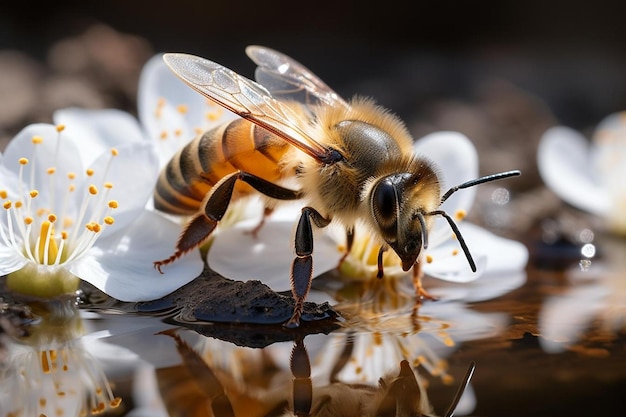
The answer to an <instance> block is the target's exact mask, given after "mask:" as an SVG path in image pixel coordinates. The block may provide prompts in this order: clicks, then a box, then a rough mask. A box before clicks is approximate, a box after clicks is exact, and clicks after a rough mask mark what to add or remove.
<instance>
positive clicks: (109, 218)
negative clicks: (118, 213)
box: [103, 216, 115, 226]
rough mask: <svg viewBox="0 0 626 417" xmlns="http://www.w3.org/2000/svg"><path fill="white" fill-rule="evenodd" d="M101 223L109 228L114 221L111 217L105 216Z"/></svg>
mask: <svg viewBox="0 0 626 417" xmlns="http://www.w3.org/2000/svg"><path fill="white" fill-rule="evenodd" d="M103 221H104V223H105V224H107V225H109V226H110V225H112V224H113V223H115V219H114V218H113V217H111V216H106V217H105V218H104V220H103Z"/></svg>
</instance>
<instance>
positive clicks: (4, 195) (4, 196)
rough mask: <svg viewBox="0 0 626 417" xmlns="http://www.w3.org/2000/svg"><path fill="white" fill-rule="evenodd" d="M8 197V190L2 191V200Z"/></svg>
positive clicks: (0, 191) (0, 195)
mask: <svg viewBox="0 0 626 417" xmlns="http://www.w3.org/2000/svg"><path fill="white" fill-rule="evenodd" d="M8 196H9V193H7V190H0V198H2V199H3V200H4V199H5V198H7V197H8Z"/></svg>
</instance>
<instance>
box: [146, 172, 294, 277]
mask: <svg viewBox="0 0 626 417" xmlns="http://www.w3.org/2000/svg"><path fill="white" fill-rule="evenodd" d="M237 180H241V181H244V182H246V183H247V184H249V185H250V186H251V187H252V188H254V189H255V190H257V191H259V192H260V193H263V194H265V195H266V196H268V197H270V198H275V199H278V200H296V199H298V198H300V196H301V193H300V191H296V190H290V189H288V188H284V187H281V186H279V185H276V184H274V183H272V182H269V181H267V180H264V179H263V178H260V177H257V176H256V175H252V174H249V173H247V172H243V171H237V172H233V173H232V174H229V175H227V176H225V177H224V178H222V179H221V180H220V181H219V182H218V183H217V184H215V186H214V187H213V188H212V189H211V192H210V193H209V194H208V197H207V198H206V200H205V201H204V203H203V204H204V207H203V211H202V212H201V213H199V214H196V216H195V217H193V218H192V219H191V220H190V221H189V223H187V225H186V226H185V230H183V233H182V234H181V235H180V237H179V238H178V243H176V251H175V252H174V254H173V255H172V256H170V257H169V258H166V259H163V260H161V261H156V262H154V266H155V268H157V269H158V270H159V272H161V267H162V266H163V265H167V264H169V263H172V262H174V261H175V260H176V259H178V258H180V257H181V256H182V255H184V254H185V253H187V252H189V251H190V250H191V249H194V248H197V247H198V246H200V245H201V244H202V243H203V242H205V241H206V240H207V239H208V238H209V236H210V235H211V233H213V230H215V227H216V226H217V224H218V222H219V221H220V220H221V219H222V217H224V213H226V209H227V208H228V204H229V203H230V199H231V198H232V196H233V191H234V189H235V183H236V182H237Z"/></svg>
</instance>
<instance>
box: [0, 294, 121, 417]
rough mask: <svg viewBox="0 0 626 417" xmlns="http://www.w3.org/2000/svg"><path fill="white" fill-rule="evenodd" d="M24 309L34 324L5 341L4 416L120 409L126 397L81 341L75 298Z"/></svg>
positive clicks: (0, 382) (0, 379) (0, 377)
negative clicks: (113, 386)
mask: <svg viewBox="0 0 626 417" xmlns="http://www.w3.org/2000/svg"><path fill="white" fill-rule="evenodd" d="M25 310H26V311H29V312H30V313H32V319H33V321H32V322H31V323H30V325H27V326H25V327H24V328H23V331H24V333H23V334H22V335H20V336H19V337H16V338H5V342H6V345H5V348H6V352H7V356H6V358H5V361H3V363H2V364H1V366H2V369H1V372H0V386H1V387H2V390H1V394H0V395H1V397H2V398H1V399H0V415H1V416H84V415H91V414H101V413H104V412H106V411H108V410H112V409H116V408H118V407H119V406H120V402H121V399H120V398H119V397H117V396H115V395H114V394H113V391H112V389H111V386H110V384H109V382H108V380H107V377H106V375H105V373H104V372H103V370H102V368H101V367H100V365H99V363H98V362H97V360H96V359H95V358H94V357H93V356H92V354H91V353H90V352H88V351H87V350H86V348H85V346H84V344H83V341H82V340H81V339H80V337H81V336H82V335H83V334H84V328H83V323H82V320H81V318H80V314H79V310H78V308H77V307H76V304H75V300H73V299H72V298H62V299H58V300H55V301H49V302H31V303H29V304H28V306H27V307H25ZM14 335H15V333H14Z"/></svg>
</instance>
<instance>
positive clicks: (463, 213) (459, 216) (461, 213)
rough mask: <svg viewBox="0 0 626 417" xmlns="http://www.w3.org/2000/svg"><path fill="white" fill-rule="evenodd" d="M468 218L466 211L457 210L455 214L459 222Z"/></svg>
mask: <svg viewBox="0 0 626 417" xmlns="http://www.w3.org/2000/svg"><path fill="white" fill-rule="evenodd" d="M466 216H467V212H466V211H465V210H457V211H456V213H454V218H455V219H456V220H457V221H459V222H460V221H461V220H463V219H464V218H465V217H466Z"/></svg>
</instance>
